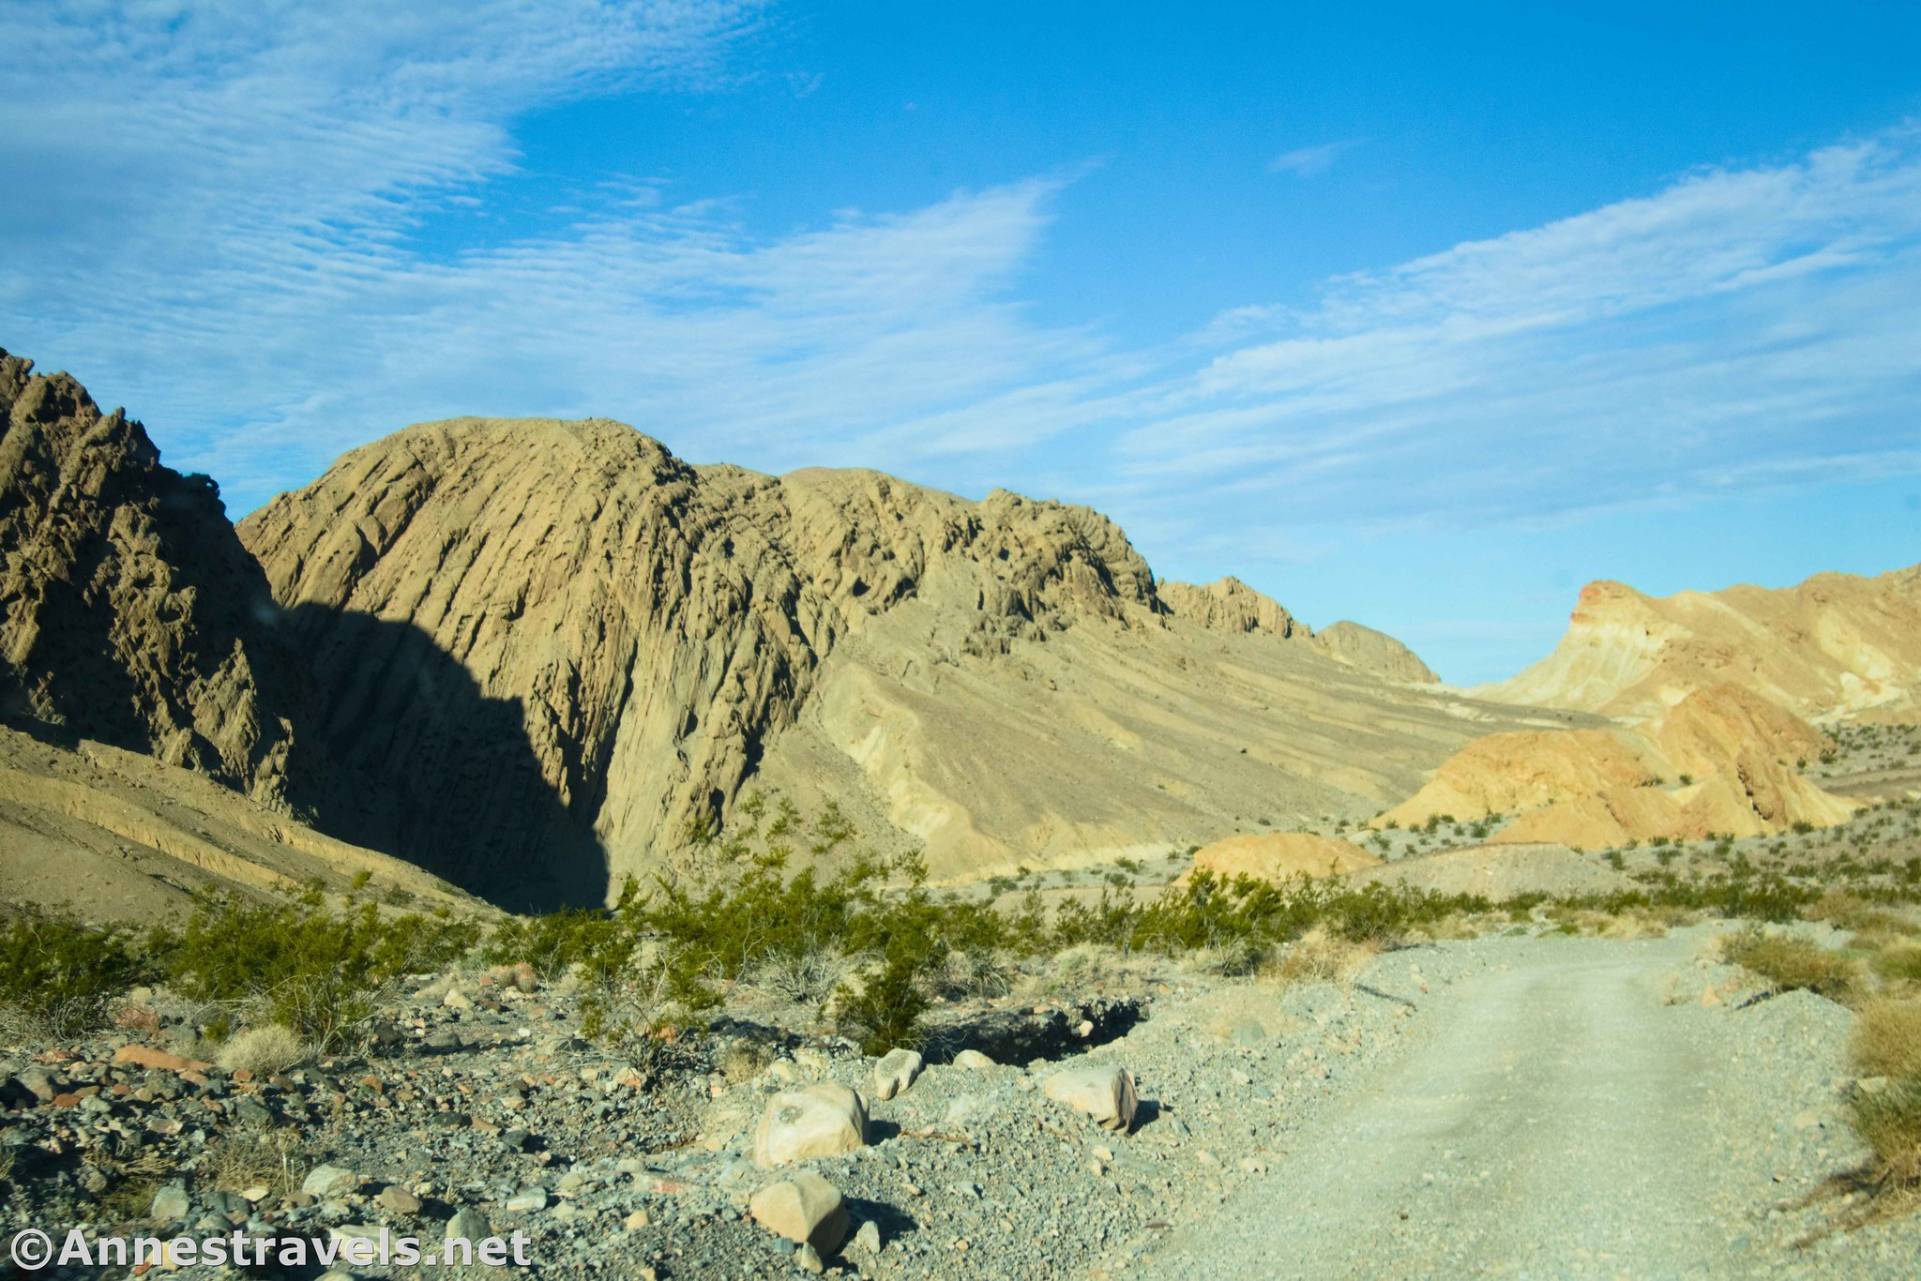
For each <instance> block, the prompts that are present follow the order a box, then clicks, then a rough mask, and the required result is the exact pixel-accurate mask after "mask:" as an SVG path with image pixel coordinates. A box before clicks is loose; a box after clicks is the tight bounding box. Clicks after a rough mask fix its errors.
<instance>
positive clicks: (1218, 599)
mask: <svg viewBox="0 0 1921 1281" xmlns="http://www.w3.org/2000/svg"><path fill="white" fill-rule="evenodd" d="M1160 596H1161V600H1162V602H1163V603H1164V604H1166V606H1167V607H1168V609H1169V610H1171V611H1172V612H1173V613H1174V615H1175V616H1176V617H1178V618H1186V619H1190V620H1192V621H1193V622H1195V623H1198V624H1200V625H1201V626H1202V627H1206V628H1210V629H1211V630H1213V631H1217V632H1265V633H1267V634H1268V635H1270V636H1277V637H1279V638H1280V639H1282V640H1288V639H1291V638H1293V637H1296V636H1298V637H1301V638H1302V639H1305V638H1306V637H1308V636H1310V635H1312V633H1311V632H1309V631H1308V629H1307V627H1306V625H1305V624H1303V623H1301V622H1300V621H1298V620H1297V619H1296V618H1295V617H1294V616H1293V615H1292V614H1290V613H1288V612H1287V610H1285V609H1283V608H1282V607H1281V605H1280V603H1279V602H1278V601H1275V600H1272V599H1270V598H1269V597H1267V596H1264V595H1262V594H1261V593H1260V592H1257V591H1255V590H1254V589H1253V588H1252V587H1249V586H1248V585H1247V584H1246V583H1243V582H1242V581H1241V580H1240V579H1238V578H1221V579H1216V580H1215V581H1214V582H1211V583H1208V584H1206V585H1204V586H1199V587H1197V586H1195V585H1193V584H1192V583H1162V584H1161V587H1160Z"/></svg>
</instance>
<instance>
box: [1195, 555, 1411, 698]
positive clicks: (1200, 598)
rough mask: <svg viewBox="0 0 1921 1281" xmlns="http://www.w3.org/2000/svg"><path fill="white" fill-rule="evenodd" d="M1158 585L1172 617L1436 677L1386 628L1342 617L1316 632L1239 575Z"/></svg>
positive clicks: (1380, 672) (1369, 668)
mask: <svg viewBox="0 0 1921 1281" xmlns="http://www.w3.org/2000/svg"><path fill="white" fill-rule="evenodd" d="M1159 591H1160V599H1161V603H1162V604H1163V605H1165V606H1166V607H1167V609H1168V611H1169V612H1170V613H1172V614H1173V615H1174V616H1175V617H1176V618H1183V619H1186V620H1188V621H1189V622H1192V623H1195V624H1197V625H1199V626H1201V627H1205V628H1207V629H1209V630H1210V631H1217V632H1247V633H1259V634H1261V635H1264V636H1273V637H1276V638H1278V639H1280V640H1286V641H1293V642H1295V643H1297V644H1300V645H1305V646H1308V647H1310V648H1312V649H1314V650H1317V651H1318V652H1320V653H1322V654H1325V655H1327V657H1329V658H1331V659H1333V660H1334V661H1335V662H1337V663H1345V664H1346V665H1347V666H1349V667H1353V668H1356V669H1358V670H1360V671H1363V672H1367V673H1369V674H1370V675H1373V676H1379V677H1381V678H1382V679H1383V680H1390V681H1401V682H1404V683H1406V684H1410V685H1432V684H1434V683H1436V682H1437V681H1438V680H1439V679H1440V678H1439V677H1437V676H1435V674H1434V673H1433V672H1432V671H1430V670H1429V669H1428V666H1427V664H1426V663H1423V662H1422V661H1421V660H1420V659H1419V658H1418V657H1417V656H1416V655H1415V653H1414V651H1413V650H1411V649H1409V648H1408V647H1407V646H1406V645H1403V644H1402V643H1401V642H1400V641H1398V640H1396V639H1394V638H1393V637H1392V636H1389V635H1387V634H1386V633H1385V632H1377V631H1375V630H1374V629H1373V628H1372V627H1363V626H1362V625H1361V624H1359V623H1351V622H1347V621H1345V620H1343V621H1341V622H1338V623H1335V624H1334V625H1333V626H1331V627H1329V628H1327V629H1326V630H1325V631H1321V632H1316V631H1314V630H1313V629H1312V628H1310V627H1309V626H1308V625H1307V624H1306V623H1303V622H1302V621H1301V620H1300V619H1298V618H1296V617H1294V615H1292V614H1290V613H1288V612H1287V610H1286V608H1285V607H1283V606H1282V605H1281V604H1280V602H1278V601H1276V600H1274V599H1272V598H1271V597H1269V596H1266V595H1264V594H1262V593H1261V592H1258V591H1255V590H1254V589H1253V588H1252V587H1249V586H1248V585H1247V584H1246V583H1243V582H1242V581H1241V580H1240V579H1238V578H1232V577H1229V578H1220V579H1216V580H1215V581H1214V582H1211V583H1207V584H1204V585H1201V586H1195V585H1194V584H1192V583H1162V584H1160V588H1159Z"/></svg>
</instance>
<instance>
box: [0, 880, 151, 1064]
mask: <svg viewBox="0 0 1921 1281" xmlns="http://www.w3.org/2000/svg"><path fill="white" fill-rule="evenodd" d="M149 977H150V967H149V966H148V965H147V963H146V961H145V959H144V958H143V957H142V956H141V955H140V954H139V952H138V951H137V950H136V949H135V947H134V941H133V938H132V936H131V935H130V934H129V933H128V932H127V931H126V930H125V929H122V928H120V927H118V926H109V927H105V928H102V927H96V926H92V925H88V924H86V923H84V922H82V921H78V920H75V919H73V918H72V917H68V916H62V915H57V914H53V913H46V912H39V911H27V912H23V913H21V914H20V915H17V916H14V917H12V918H10V919H8V920H6V921H5V922H0V1007H4V1008H5V1009H6V1010H7V1011H8V1012H9V1013H10V1014H11V1015H12V1016H13V1019H14V1020H16V1021H18V1022H22V1023H24V1024H25V1025H26V1026H25V1027H23V1028H21V1029H20V1032H21V1034H22V1036H23V1037H24V1036H53V1037H58V1038H67V1037H74V1036H80V1035H84V1034H85V1033H87V1032H90V1031H92V1030H93V1029H95V1028H97V1027H99V1026H100V1025H101V1024H103V1023H104V1022H105V1021H106V1017H107V1011H108V1008H109V1007H110V1006H111V1005H112V1003H113V1002H114V1000H115V999H116V998H118V997H119V996H121V995H122V994H123V993H125V992H126V991H127V989H128V988H130V987H132V986H133V985H134V984H136V983H140V982H143V981H145V980H146V979H147V978H149Z"/></svg>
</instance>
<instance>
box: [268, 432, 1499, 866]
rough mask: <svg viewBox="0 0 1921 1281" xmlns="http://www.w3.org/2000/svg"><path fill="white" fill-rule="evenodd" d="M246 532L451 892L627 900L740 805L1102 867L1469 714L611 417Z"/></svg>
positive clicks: (1442, 734) (365, 487) (1289, 807)
mask: <svg viewBox="0 0 1921 1281" xmlns="http://www.w3.org/2000/svg"><path fill="white" fill-rule="evenodd" d="M240 535H241V538H242V539H243V541H244V542H245V543H246V545H247V547H248V548H249V549H251V550H252V551H253V552H254V553H255V555H256V556H257V557H258V558H259V559H260V562H261V563H262V565H263V566H264V567H265V569H266V573H267V576H268V579H269V582H270V583H271V585H272V589H273V592H274V594H275V596H276V598H277V599H278V600H279V602H280V603H281V605H282V606H283V607H285V609H286V610H287V612H288V616H289V619H290V623H289V625H288V630H289V632H290V634H291V635H292V636H294V637H295V638H296V640H297V644H298V645H299V647H300V649H301V651H302V653H303V654H304V656H305V658H306V660H307V661H308V662H309V663H310V664H311V665H312V667H313V670H314V672H315V674H316V677H317V679H318V680H319V681H320V683H321V684H322V685H323V686H324V687H325V688H327V689H328V690H329V692H330V708H329V710H328V712H327V714H326V717H325V722H324V727H323V729H324V738H325V741H326V743H327V745H328V747H329V748H330V750H331V752H332V753H333V754H334V755H335V756H336V757H338V758H339V759H341V760H342V761H344V762H345V763H346V764H347V765H348V766H349V767H353V768H356V769H358V770H359V771H360V772H362V773H363V774H365V775H367V776H369V777H379V778H384V779H388V780H391V781H392V785H393V786H395V787H397V788H398V789H400V791H401V793H402V797H401V799H400V803H399V804H398V805H397V806H396V807H395V813H396V814H397V816H398V822H399V824H400V830H399V831H398V832H397V833H396V834H395V838H394V840H395V843H396V844H397V846H398V847H399V848H401V849H403V850H413V851H424V853H422V854H421V855H420V856H421V857H422V858H423V861H425V862H426V863H427V865H428V866H430V867H432V868H434V869H435V870H438V871H442V872H443V873H447V874H450V875H456V877H457V879H460V880H462V882H463V883H466V884H475V883H477V882H482V883H485V882H493V883H500V882H503V881H505V882H511V881H512V880H514V879H515V878H517V877H520V876H522V875H524V874H526V873H527V871H528V864H529V862H530V861H538V860H539V859H543V858H544V859H549V860H556V859H557V860H559V861H561V862H562V863H565V864H569V865H574V866H576V867H577V871H578V875H579V877H580V879H581V883H582V884H586V883H590V882H591V881H592V879H593V878H594V877H595V876H600V877H601V878H603V881H604V879H605V878H606V876H607V875H608V874H609V873H611V874H612V875H613V876H615V877H618V876H620V875H623V874H625V873H628V872H633V871H639V870H643V869H644V868H646V867H647V866H649V865H651V864H652V863H653V862H655V861H657V860H658V859H659V858H660V857H662V856H663V854H664V853H666V852H669V851H671V850H672V849H674V848H676V847H677V846H679V845H681V844H683V843H684V842H685V840H686V837H687V833H688V832H689V831H690V829H693V828H696V827H699V826H702V825H711V824H713V823H715V822H717V821H720V820H721V819H723V818H724V817H725V815H726V813H727V811H728V809H729V807H730V805H731V804H732V803H733V801H734V800H735V798H736V797H737V796H738V795H739V793H740V791H741V789H742V787H743V786H744V785H745V784H747V782H748V781H749V780H750V779H755V780H758V781H759V782H761V783H764V784H767V785H775V786H786V787H790V788H795V789H804V790H806V791H808V792H810V793H815V794H821V793H825V794H828V795H835V796H838V797H841V798H843V799H844V800H845V801H846V803H847V804H848V805H849V806H850V808H852V809H853V810H854V811H855V812H856V814H857V817H859V818H860V819H862V820H863V826H864V827H865V828H867V829H868V830H870V831H871V830H876V829H878V830H879V831H880V832H881V833H883V834H885V833H890V832H891V833H892V834H894V835H895V836H898V837H899V838H900V839H901V840H902V841H903V842H905V843H908V844H911V845H917V846H920V847H922V848H924V849H925V851H926V852H927V854H928V857H929V861H930V863H931V864H933V865H934V867H935V870H936V872H937V874H952V875H962V874H966V873H969V872H978V871H982V870H990V869H992V868H993V867H995V866H999V865H1006V866H1012V865H1013V864H1014V863H1016V862H1018V861H1021V860H1022V859H1039V860H1046V859H1051V858H1072V857H1076V856H1081V855H1087V856H1093V855H1094V854H1096V853H1100V854H1104V855H1106V856H1111V855H1112V854H1113V853H1117V852H1121V851H1124V850H1129V849H1136V848H1141V847H1143V846H1146V845H1149V844H1152V843H1155V842H1159V841H1163V840H1192V839H1200V838H1205V837H1211V836H1214V835H1218V834H1219V832H1220V831H1221V830H1222V829H1223V827H1225V826H1227V825H1229V824H1231V823H1232V822H1233V821H1234V820H1235V819H1236V818H1237V816H1247V817H1250V818H1251V817H1252V815H1253V814H1255V813H1258V812H1260V811H1261V810H1263V809H1275V810H1277V811H1278V812H1281V813H1293V814H1296V815H1300V814H1306V813H1309V812H1314V813H1320V812H1328V811H1329V810H1330V809H1338V810H1341V811H1343V812H1347V811H1351V810H1355V809H1358V808H1361V807H1363V806H1365V805H1366V804H1367V801H1368V800H1370V799H1372V800H1378V799H1384V798H1385V797H1386V796H1388V795H1391V794H1392V793H1393V792H1395V791H1396V790H1397V789H1404V788H1406V787H1408V786H1411V783H1412V780H1413V777H1414V775H1415V771H1417V770H1418V769H1420V768H1422V767H1424V766H1427V765H1431V764H1432V763H1434V761H1435V760H1436V759H1438V757H1439V756H1440V755H1441V754H1444V752H1445V751H1446V750H1447V749H1448V748H1450V747H1452V746H1455V745H1458V743H1459V742H1461V741H1463V740H1464V739H1465V738H1466V737H1468V736H1469V735H1470V734H1471V733H1472V732H1474V729H1475V728H1476V726H1475V723H1474V722H1475V717H1477V716H1481V715H1485V713H1478V712H1477V713H1471V714H1469V715H1466V716H1464V715H1463V714H1461V713H1460V711H1459V709H1455V710H1454V711H1447V710H1443V709H1441V708H1438V707H1431V706H1428V705H1426V704H1416V705H1411V706H1401V705H1399V703H1398V700H1399V698H1400V696H1399V695H1397V694H1394V693H1393V692H1392V691H1391V689H1390V688H1389V687H1388V686H1387V685H1386V684H1385V683H1383V682H1382V681H1380V680H1377V679H1375V678H1374V677H1373V676H1371V675H1369V674H1367V673H1364V672H1360V671H1357V670H1353V669H1349V668H1345V667H1343V666H1341V665H1339V664H1336V663H1333V662H1330V661H1328V659H1327V656H1326V655H1324V654H1322V653H1321V652H1320V651H1318V650H1317V649H1315V648H1314V647H1312V646H1307V645H1294V644H1286V645H1277V644H1275V643H1274V641H1275V639H1276V637H1277V636H1279V637H1280V638H1282V639H1287V638H1288V637H1287V633H1288V631H1289V630H1290V629H1291V628H1292V627H1293V624H1292V620H1291V619H1289V618H1288V616H1287V614H1286V611H1285V610H1282V609H1281V608H1280V607H1279V606H1278V605H1275V604H1274V603H1273V602H1271V601H1267V600H1266V598H1265V597H1260V596H1259V594H1258V593H1253V592H1252V591H1251V590H1249V589H1245V588H1240V585H1238V584H1235V585H1234V587H1236V588H1239V590H1238V591H1230V592H1228V593H1226V595H1227V596H1228V597H1229V598H1230V599H1229V600H1228V602H1227V607H1224V608H1221V609H1219V610H1216V611H1215V612H1214V613H1211V614H1210V613H1202V616H1201V617H1198V618H1196V617H1194V614H1195V613H1196V610H1195V609H1194V606H1195V605H1196V604H1197V603H1204V602H1199V601H1197V598H1196V597H1195V596H1194V595H1192V593H1204V592H1211V591H1213V590H1214V589H1182V588H1166V587H1162V586H1159V585H1157V584H1156V582H1155V579H1154V576H1153V574H1152V572H1151V570H1150V569H1149V568H1148V566H1147V564H1146V562H1145V561H1143V560H1142V558H1141V557H1140V555H1139V554H1138V553H1137V552H1136V551H1135V550H1134V548H1133V547H1132V546H1131V545H1130V544H1129V543H1128V541H1127V539H1126V537H1125V536H1124V535H1123V534H1122V532H1121V531H1120V529H1119V528H1118V527H1116V526H1115V525H1114V524H1113V523H1112V522H1110V521H1108V520H1107V519H1105V518H1104V517H1102V516H1100V515H1099V514H1098V513H1095V512H1092V511H1090V510H1087V509H1085V508H1079V507H1073V506H1066V505H1062V504H1059V503H1053V502H1035V501H1030V500H1027V499H1023V498H1021V497H1019V496H1017V495H1013V494H1010V493H1006V492H1005V491H996V492H994V493H992V494H990V495H989V496H988V497H987V498H986V499H984V500H982V501H980V502H978V503H976V502H971V501H967V500H964V499H961V498H957V497H955V496H953V495H949V494H944V493H940V492H938V491H934V490H928V489H923V488H920V487H918V486H914V485H909V484H906V483H903V482H901V481H898V480H894V479H891V478H889V477H886V476H882V475H879V474H877V473H872V472H863V471H825V470H806V471H800V472H795V473H791V474H789V475H787V476H783V477H770V476H764V475H760V474H757V473H753V472H748V471H744V470H742V469H739V468H734V467H725V466H715V467H693V466H690V465H688V464H686V463H684V462H682V461H680V460H679V459H677V458H675V457H674V456H673V455H672V454H670V453H669V452H668V451H667V450H666V449H664V448H663V447H662V446H661V445H659V444H658V443H657V442H655V441H653V440H651V439H649V438H647V437H645V436H643V435H641V434H640V433H638V432H636V431H634V430H633V429H632V428H629V427H626V426H623V425H620V424H617V423H612V422H607V421H601V420H589V421H585V422H556V421H548V420H538V421H515V422H502V421H494V420H480V419H462V420H455V421H451V422H445V423H436V424H427V425H423V426H420V427H415V428H410V429H408V430H406V431H403V432H400V433H397V434H396V435H394V436H391V437H389V438H387V439H386V440H383V441H380V442H377V443H375V444H373V445H370V446H367V447H365V448H363V449H359V450H356V451H354V452H352V453H350V454H348V455H346V456H345V457H343V458H342V459H341V460H339V462H338V463H337V464H336V465H335V466H334V467H333V468H332V469H330V470H329V471H328V472H327V473H326V474H325V475H324V476H322V477H321V478H320V479H319V480H318V481H316V482H315V483H314V484H313V485H311V486H309V487H307V488H306V489H304V490H301V491H299V492H297V493H293V494H287V495H283V496H281V497H280V498H277V499H275V500H274V501H272V502H271V503H269V504H267V505H266V506H265V507H263V508H262V509H261V510H260V511H258V512H256V513H254V514H253V515H251V516H249V517H248V518H247V519H246V520H245V521H243V522H242V523H241V525H240ZM1217 586H1218V585H1217ZM1249 620H1251V625H1250V622H1249ZM1269 667H1271V668H1272V670H1267V668H1269ZM1256 669H1260V670H1256ZM449 683H452V684H453V685H455V686H456V687H457V688H456V689H455V690H454V691H453V693H452V694H451V695H450V693H449V689H448V686H449ZM1224 691H1225V692H1224ZM1376 703H1378V704H1393V705H1394V706H1392V708H1391V709H1389V710H1386V712H1385V714H1383V709H1382V708H1380V707H1376V706H1374V705H1373V704H1376ZM516 731H518V732H516ZM1362 740H1369V741H1366V742H1363V741H1362ZM503 745H509V746H503ZM1255 749H1258V751H1256V750H1255ZM497 753H504V754H505V758H502V757H501V756H499V755H497ZM1203 756H1205V757H1206V758H1207V759H1206V761H1205V762H1204V761H1203V760H1202V759H1201V758H1202V757H1203ZM1216 756H1218V757H1220V758H1222V759H1221V760H1220V761H1219V762H1218V763H1212V762H1213V759H1214V757H1216ZM1363 798H1366V799H1363ZM449 816H454V817H453V818H452V819H451V820H450V817H449ZM450 821H451V822H453V823H454V824H455V827H456V829H457V836H451V837H450V833H449V823H450ZM345 834H346V835H349V836H350V837H352V838H353V839H360V840H368V841H370V842H373V843H377V841H378V837H379V833H378V832H371V831H369V832H362V831H352V830H350V831H348V832H347V833H345ZM533 851H538V854H537V855H536V854H535V853H531V852H533ZM597 859H598V860H599V862H598V863H597V862H596V860H597Z"/></svg>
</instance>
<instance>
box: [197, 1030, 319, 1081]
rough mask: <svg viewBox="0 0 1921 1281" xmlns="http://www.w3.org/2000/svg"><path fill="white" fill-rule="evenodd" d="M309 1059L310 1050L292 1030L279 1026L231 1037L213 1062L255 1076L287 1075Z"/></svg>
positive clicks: (240, 1032)
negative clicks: (281, 1073) (242, 1070)
mask: <svg viewBox="0 0 1921 1281" xmlns="http://www.w3.org/2000/svg"><path fill="white" fill-rule="evenodd" d="M306 1057H307V1047H306V1045H304V1044H303V1043H302V1042H301V1040H300V1035H299V1034H298V1033H297V1032H295V1031H294V1030H293V1029H292V1028H290V1027H286V1026H284V1025H283V1024H279V1023H268V1024H265V1025H263V1026H261V1027H250V1028H245V1029H243V1030H241V1031H239V1032H236V1033H234V1034H233V1035H232V1036H230V1037H228V1038H227V1039H226V1041H225V1042H224V1043H223V1044H222V1045H221V1046H220V1050H219V1053H217V1054H216V1055H215V1056H214V1059H215V1061H216V1062H217V1063H219V1064H220V1066H221V1067H223V1068H225V1069H227V1071H229V1072H237V1071H239V1070H241V1069H243V1068H244V1069H246V1070H247V1071H249V1072H252V1073H254V1074H255V1075H256V1076H271V1075H273V1074H274V1073H275V1072H285V1071H286V1070H287V1069H288V1068H290V1067H293V1066H294V1065H295V1064H297V1063H299V1062H301V1061H302V1060H304V1059H305V1058H306Z"/></svg>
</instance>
